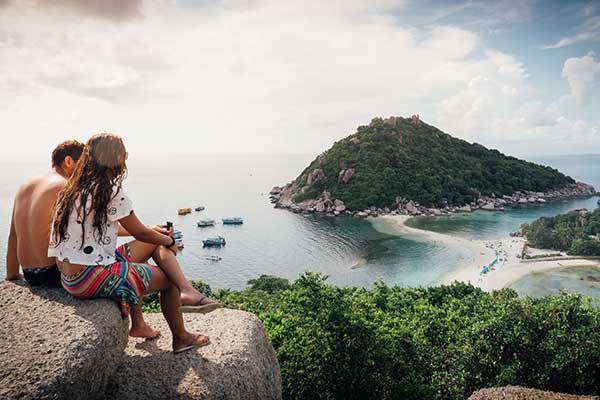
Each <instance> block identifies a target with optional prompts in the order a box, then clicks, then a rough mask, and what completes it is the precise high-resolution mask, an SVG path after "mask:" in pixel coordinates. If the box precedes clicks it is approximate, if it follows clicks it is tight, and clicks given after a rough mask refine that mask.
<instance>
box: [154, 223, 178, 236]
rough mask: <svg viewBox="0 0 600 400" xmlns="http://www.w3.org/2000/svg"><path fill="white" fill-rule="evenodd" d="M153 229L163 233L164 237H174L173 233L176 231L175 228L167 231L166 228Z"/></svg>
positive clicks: (158, 226)
mask: <svg viewBox="0 0 600 400" xmlns="http://www.w3.org/2000/svg"><path fill="white" fill-rule="evenodd" d="M152 229H154V230H155V231H156V232H158V233H162V234H163V235H167V236H173V231H174V230H173V227H171V228H170V229H167V228H165V227H164V226H160V225H154V226H153V227H152Z"/></svg>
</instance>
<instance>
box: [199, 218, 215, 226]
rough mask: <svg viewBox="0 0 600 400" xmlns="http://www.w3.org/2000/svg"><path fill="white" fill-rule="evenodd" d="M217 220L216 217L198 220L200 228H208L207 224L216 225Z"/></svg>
mask: <svg viewBox="0 0 600 400" xmlns="http://www.w3.org/2000/svg"><path fill="white" fill-rule="evenodd" d="M215 224H216V223H215V220H214V219H210V218H207V219H201V220H200V221H198V222H197V225H198V228H206V227H207V226H215Z"/></svg>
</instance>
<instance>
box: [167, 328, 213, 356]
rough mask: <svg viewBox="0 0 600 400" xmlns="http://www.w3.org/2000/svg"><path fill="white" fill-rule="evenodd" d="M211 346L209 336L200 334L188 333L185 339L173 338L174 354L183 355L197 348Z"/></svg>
mask: <svg viewBox="0 0 600 400" xmlns="http://www.w3.org/2000/svg"><path fill="white" fill-rule="evenodd" d="M207 344H210V339H209V338H208V336H205V335H202V334H200V333H190V332H186V335H185V337H183V338H180V339H175V338H173V353H175V354H177V353H183V352H184V351H188V350H192V349H194V348H196V347H202V346H206V345H207Z"/></svg>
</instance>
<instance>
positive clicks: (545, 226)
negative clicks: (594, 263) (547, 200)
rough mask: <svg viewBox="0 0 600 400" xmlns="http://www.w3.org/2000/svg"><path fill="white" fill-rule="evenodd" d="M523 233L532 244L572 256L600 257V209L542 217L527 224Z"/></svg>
mask: <svg viewBox="0 0 600 400" xmlns="http://www.w3.org/2000/svg"><path fill="white" fill-rule="evenodd" d="M523 234H524V235H525V236H526V237H527V241H528V242H529V244H530V245H531V246H533V247H537V248H540V249H555V250H561V251H566V252H567V254H569V255H573V256H600V208H597V209H595V210H594V211H593V212H590V211H588V210H575V211H570V212H568V213H566V214H561V215H557V216H555V217H543V218H539V219H537V220H535V221H533V222H532V223H531V224H529V225H525V226H524V227H523Z"/></svg>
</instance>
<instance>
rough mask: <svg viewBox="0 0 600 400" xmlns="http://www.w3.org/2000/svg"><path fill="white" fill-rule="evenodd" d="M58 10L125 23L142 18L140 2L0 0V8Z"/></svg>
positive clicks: (121, 0) (140, 0)
mask: <svg viewBox="0 0 600 400" xmlns="http://www.w3.org/2000/svg"><path fill="white" fill-rule="evenodd" d="M7 6H12V7H15V8H21V9H27V8H31V7H38V8H44V9H52V8H59V9H64V10H67V11H72V12H76V13H78V14H81V15H83V16H87V17H93V18H101V19H108V20H112V21H119V22H120V21H127V20H130V19H135V18H140V17H141V16H142V0H0V7H7Z"/></svg>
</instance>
